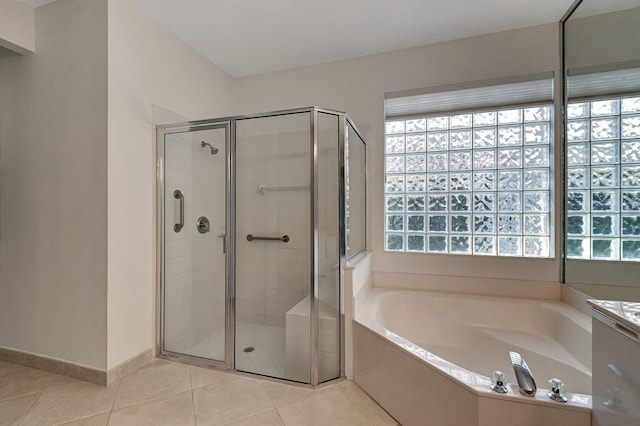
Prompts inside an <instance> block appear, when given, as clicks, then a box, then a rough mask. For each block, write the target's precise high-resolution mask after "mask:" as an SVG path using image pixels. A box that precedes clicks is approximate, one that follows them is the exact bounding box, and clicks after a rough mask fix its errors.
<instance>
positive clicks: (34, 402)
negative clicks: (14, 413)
mask: <svg viewBox="0 0 640 426" xmlns="http://www.w3.org/2000/svg"><path fill="white" fill-rule="evenodd" d="M45 390H47V388H44V389H43V390H42V392H40V393H39V394H38V397H37V398H36V399H34V400H33V402H32V403H31V405H30V406H29V409H28V410H27V411H26V412H25V413H24V414H23V415H22V417H20V421H19V422H18V424H19V425H22V424H23V423H24V419H26V418H27V415H28V414H29V413H30V412H31V409H32V408H33V407H34V406H35V405H36V402H38V400H40V397H41V396H42V394H43V393H44V391H45ZM27 395H28V394H27Z"/></svg>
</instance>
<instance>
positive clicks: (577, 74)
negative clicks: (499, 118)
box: [563, 0, 640, 301]
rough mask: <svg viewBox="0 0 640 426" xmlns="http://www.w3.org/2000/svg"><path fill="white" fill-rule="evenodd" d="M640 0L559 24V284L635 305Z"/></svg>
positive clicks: (578, 10) (587, 5)
mask: <svg viewBox="0 0 640 426" xmlns="http://www.w3.org/2000/svg"><path fill="white" fill-rule="evenodd" d="M639 28H640V0H607V1H603V0H583V1H581V2H579V4H577V6H575V5H574V10H573V11H572V12H571V14H570V15H568V17H567V18H565V19H564V20H563V60H564V77H565V79H564V81H565V96H564V101H565V175H564V177H565V179H564V181H565V188H564V196H565V226H564V232H565V247H564V248H565V251H564V252H565V260H564V281H565V283H567V284H568V285H570V286H571V287H573V288H576V289H578V290H580V291H582V292H583V293H586V294H588V295H589V296H591V297H595V298H600V299H610V300H632V301H638V300H640V48H639V47H638V46H640V30H639Z"/></svg>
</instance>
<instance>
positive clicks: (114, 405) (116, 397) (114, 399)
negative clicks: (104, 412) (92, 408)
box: [105, 378, 122, 426]
mask: <svg viewBox="0 0 640 426" xmlns="http://www.w3.org/2000/svg"><path fill="white" fill-rule="evenodd" d="M121 384H122V378H120V380H118V387H117V388H116V394H115V396H114V397H113V404H111V410H110V411H109V417H108V418H107V425H108V424H109V422H110V421H111V415H112V414H113V409H114V408H115V407H116V401H117V400H118V392H120V385H121ZM107 425H105V426H107Z"/></svg>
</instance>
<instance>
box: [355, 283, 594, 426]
mask: <svg viewBox="0 0 640 426" xmlns="http://www.w3.org/2000/svg"><path fill="white" fill-rule="evenodd" d="M509 351H516V352H519V353H520V354H521V355H522V356H523V358H524V359H525V360H526V362H527V363H528V365H529V367H530V368H531V370H532V373H533V375H534V378H535V380H536V383H537V385H538V392H537V394H536V396H535V397H526V396H523V395H520V394H519V393H518V390H517V387H516V386H515V385H514V383H515V381H516V380H515V376H514V373H513V368H512V367H511V363H510V359H509ZM372 353H375V354H376V355H375V356H372ZM494 370H501V371H503V372H504V373H506V376H507V380H508V382H510V383H511V385H510V388H509V392H508V393H507V394H506V395H500V394H498V393H495V392H493V391H491V390H490V389H489V385H490V380H489V376H490V375H491V372H492V371H494ZM552 377H557V378H560V379H562V380H564V382H565V384H566V386H567V390H568V391H569V393H570V394H569V395H568V396H569V402H568V403H566V404H561V403H557V402H554V401H551V400H549V399H548V398H547V396H546V392H547V391H546V387H547V382H548V380H549V379H551V378H552ZM354 379H355V380H356V382H358V384H360V386H362V387H363V388H364V389H365V391H367V392H368V393H369V394H370V395H372V396H373V397H374V398H375V399H377V400H378V402H379V403H381V405H382V406H383V407H385V408H386V409H387V410H388V411H389V412H390V413H391V414H392V415H394V416H395V417H396V419H397V420H399V421H400V422H401V423H402V424H404V425H411V424H435V425H445V424H452V425H456V424H460V425H462V424H464V425H467V424H469V425H471V424H478V425H483V424H487V425H488V424H491V425H500V424H503V423H501V419H502V420H504V424H511V425H513V424H538V422H540V423H539V424H544V423H543V422H546V421H552V422H554V423H555V424H563V425H573V424H575V425H589V424H590V407H591V397H590V394H591V319H590V317H588V316H587V315H585V314H583V313H581V312H579V311H577V310H575V309H573V308H571V307H570V306H568V305H566V304H564V303H561V302H556V301H541V300H529V299H515V298H501V297H488V296H470V295H458V294H447V293H435V292H425V291H404V290H387V289H381V288H370V289H368V290H364V294H361V295H359V296H358V299H357V302H356V316H355V323H354ZM419 395H422V396H419ZM398 401H401V402H400V403H398ZM409 401H411V402H409ZM412 412H413V413H412ZM425 416H428V417H426V418H430V419H432V420H433V422H432V423H430V422H424V421H423V420H424V419H425ZM532 421H535V422H536V423H531V422H532ZM558 421H561V423H558Z"/></svg>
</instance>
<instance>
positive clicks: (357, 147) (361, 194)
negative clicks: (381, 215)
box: [345, 120, 367, 259]
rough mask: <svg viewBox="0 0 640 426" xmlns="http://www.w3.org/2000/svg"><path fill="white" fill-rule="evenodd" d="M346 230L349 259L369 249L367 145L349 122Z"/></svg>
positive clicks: (347, 134)
mask: <svg viewBox="0 0 640 426" xmlns="http://www.w3.org/2000/svg"><path fill="white" fill-rule="evenodd" d="M345 149H346V150H347V162H346V168H347V172H346V175H347V182H346V188H345V191H346V193H347V197H346V198H347V199H346V216H347V217H346V230H347V259H350V258H352V257H353V256H355V255H356V254H358V253H360V252H361V251H363V250H365V249H366V248H367V245H366V234H367V216H366V214H367V213H366V207H367V206H366V177H367V176H366V150H367V149H366V145H365V143H364V141H363V140H362V138H361V137H360V136H359V135H358V133H357V132H356V131H355V130H354V129H353V127H352V126H351V123H349V121H348V120H347V126H346V148H345Z"/></svg>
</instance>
